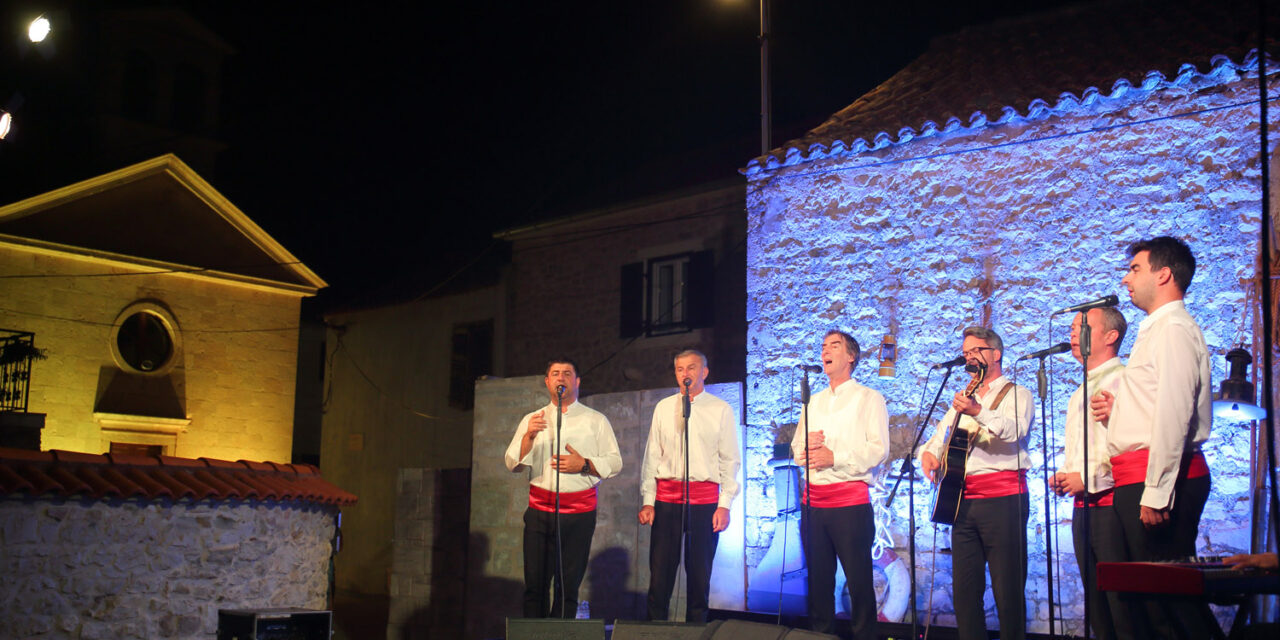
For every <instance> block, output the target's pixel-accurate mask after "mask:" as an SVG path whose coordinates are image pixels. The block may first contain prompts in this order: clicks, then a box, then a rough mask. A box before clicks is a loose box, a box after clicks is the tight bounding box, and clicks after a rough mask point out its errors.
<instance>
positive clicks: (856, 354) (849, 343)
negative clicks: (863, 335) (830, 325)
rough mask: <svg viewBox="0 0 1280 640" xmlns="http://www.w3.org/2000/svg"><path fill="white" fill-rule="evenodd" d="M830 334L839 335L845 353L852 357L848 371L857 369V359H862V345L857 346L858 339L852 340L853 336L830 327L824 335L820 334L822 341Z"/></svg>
mask: <svg viewBox="0 0 1280 640" xmlns="http://www.w3.org/2000/svg"><path fill="white" fill-rule="evenodd" d="M831 336H840V339H841V340H844V350H845V353H848V354H849V355H850V356H852V357H853V363H852V364H850V365H849V371H853V370H854V369H857V368H858V361H859V360H861V359H862V347H860V346H858V341H857V340H854V339H853V336H851V335H849V334H847V333H845V332H843V331H841V330H839V329H832V330H830V331H828V332H827V333H826V335H824V336H822V341H823V342H826V341H827V338H830V337H831Z"/></svg>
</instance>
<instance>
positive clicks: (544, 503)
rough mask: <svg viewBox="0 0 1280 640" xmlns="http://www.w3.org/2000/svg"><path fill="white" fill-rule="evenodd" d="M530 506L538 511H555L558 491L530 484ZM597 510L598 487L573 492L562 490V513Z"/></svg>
mask: <svg viewBox="0 0 1280 640" xmlns="http://www.w3.org/2000/svg"><path fill="white" fill-rule="evenodd" d="M529 506H530V507H533V508H534V509H537V510H538V511H546V512H548V513H554V512H555V510H556V492H554V491H548V490H546V489H543V488H542V487H535V486H533V485H529ZM595 510H596V488H595V487H591V488H590V489H587V490H585V491H574V492H572V493H565V492H563V491H562V492H560V513H590V512H592V511H595Z"/></svg>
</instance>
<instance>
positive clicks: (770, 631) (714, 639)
mask: <svg viewBox="0 0 1280 640" xmlns="http://www.w3.org/2000/svg"><path fill="white" fill-rule="evenodd" d="M787 631H788V629H787V628H786V627H779V626H778V625H774V624H764V623H761V622H748V621H746V620H725V621H724V622H722V623H721V624H720V626H719V627H718V628H716V630H715V633H713V634H711V640H781V639H782V637H783V636H785V635H786V634H787Z"/></svg>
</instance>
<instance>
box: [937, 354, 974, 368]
mask: <svg viewBox="0 0 1280 640" xmlns="http://www.w3.org/2000/svg"><path fill="white" fill-rule="evenodd" d="M964 362H965V361H964V356H956V357H954V358H952V359H950V360H948V361H946V362H939V363H938V364H935V365H933V366H932V367H929V368H930V369H950V368H951V367H958V366H960V365H962V364H964Z"/></svg>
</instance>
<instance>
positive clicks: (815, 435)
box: [807, 430, 827, 449]
mask: <svg viewBox="0 0 1280 640" xmlns="http://www.w3.org/2000/svg"><path fill="white" fill-rule="evenodd" d="M826 444H827V435H826V434H825V433H823V432H822V431H821V430H818V431H810V432H809V446H808V447H807V448H809V449H813V448H816V447H821V446H824V445H826Z"/></svg>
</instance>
